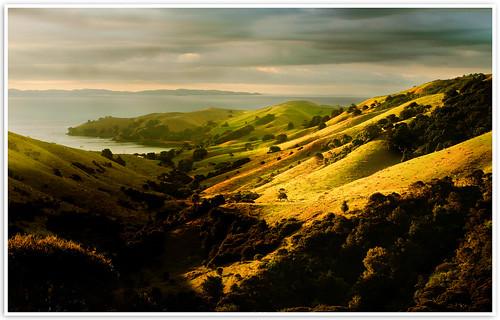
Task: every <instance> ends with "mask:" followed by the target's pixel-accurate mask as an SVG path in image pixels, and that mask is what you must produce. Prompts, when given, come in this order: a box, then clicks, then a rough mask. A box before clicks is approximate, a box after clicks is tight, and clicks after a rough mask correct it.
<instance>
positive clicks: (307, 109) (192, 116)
mask: <svg viewBox="0 0 500 320" xmlns="http://www.w3.org/2000/svg"><path fill="white" fill-rule="evenodd" d="M331 111H332V107H331V106H325V105H317V104H315V103H313V102H309V101H288V102H285V103H281V104H277V105H273V106H268V107H264V108H261V109H257V110H246V111H242V110H230V109H220V108H209V109H204V110H199V111H193V112H170V113H154V114H148V115H145V116H141V117H136V118H115V117H104V118H100V119H98V120H93V121H91V120H89V121H88V122H87V123H84V124H81V125H78V126H76V127H75V128H72V129H70V133H71V134H72V135H83V136H99V137H109V138H111V137H113V138H117V137H119V136H120V134H121V133H123V132H127V130H130V128H133V130H135V131H137V130H140V129H141V128H146V127H148V126H159V125H164V126H167V127H168V130H170V131H171V132H180V131H183V130H186V129H196V128H200V127H204V126H207V124H209V123H211V125H210V127H209V128H207V131H208V132H209V133H210V134H211V135H223V134H224V133H226V132H228V131H234V130H237V129H240V128H242V127H244V126H252V127H253V130H252V132H250V133H248V134H246V135H244V136H243V137H241V138H238V139H236V140H235V141H229V142H228V144H238V143H240V144H244V143H246V142H249V141H261V139H262V137H263V136H264V135H265V134H273V135H278V134H280V133H284V134H287V135H291V136H293V135H297V134H299V135H300V134H304V133H306V132H308V130H305V128H304V126H303V124H304V121H309V120H310V119H311V118H312V117H313V116H326V115H329V114H330V113H331ZM266 116H273V117H274V119H272V120H271V121H262V122H259V121H258V119H259V118H265V117H266ZM290 123H292V125H293V128H289V127H288V125H289V124H290ZM190 139H194V140H195V139H196V137H190ZM156 140H157V139H156ZM138 141H139V140H138ZM139 142H142V143H144V142H147V138H146V137H145V138H141V139H140V141H139Z"/></svg>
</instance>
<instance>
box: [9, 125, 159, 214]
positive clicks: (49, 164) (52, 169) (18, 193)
mask: <svg viewBox="0 0 500 320" xmlns="http://www.w3.org/2000/svg"><path fill="white" fill-rule="evenodd" d="M8 142H9V146H8V161H9V163H8V169H9V184H8V186H9V202H21V203H25V202H30V201H35V200H40V199H43V198H48V199H55V200H57V201H60V203H61V205H63V206H66V207H68V209H71V210H77V211H78V210H79V209H80V208H91V209H92V210H94V211H95V212H100V213H105V214H107V215H120V216H129V217H130V218H132V219H145V218H146V217H137V216H135V215H134V213H133V212H131V211H130V210H128V209H127V208H124V207H122V206H120V205H118V203H117V201H118V199H120V198H121V197H123V194H122V193H121V191H120V187H122V186H124V187H133V188H137V187H140V186H141V185H142V184H143V183H144V182H145V181H146V180H147V179H151V178H154V177H156V176H157V175H158V174H160V173H161V172H165V171H166V169H165V168H164V167H160V166H158V165H157V163H155V162H154V161H148V160H144V159H140V158H136V157H133V156H131V157H126V156H125V157H124V159H125V161H129V165H128V166H127V165H126V166H121V165H119V164H117V163H115V162H111V161H109V160H108V159H106V158H104V157H102V156H101V155H100V154H99V153H97V152H91V151H83V150H79V149H73V148H69V147H65V146H61V145H57V144H54V143H47V142H42V141H38V140H34V139H31V138H27V137H23V136H20V135H17V134H15V133H12V132H9V136H8ZM132 157H133V158H132ZM137 162H141V163H140V164H138V163H137ZM109 163H111V167H108V166H109ZM106 164H108V166H106ZM79 165H83V166H85V167H87V168H90V169H92V170H94V173H88V172H85V170H82V169H81V168H79V167H78V166H79ZM56 170H58V171H59V172H60V175H61V176H58V175H56ZM98 170H100V171H104V172H98ZM76 176H78V177H80V179H81V180H79V179H78V178H76Z"/></svg>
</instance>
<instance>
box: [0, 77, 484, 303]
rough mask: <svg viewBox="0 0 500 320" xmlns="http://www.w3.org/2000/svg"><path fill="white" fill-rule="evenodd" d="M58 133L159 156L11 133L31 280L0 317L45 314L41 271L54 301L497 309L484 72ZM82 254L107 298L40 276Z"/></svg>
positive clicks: (21, 254)
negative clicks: (386, 89)
mask: <svg viewBox="0 0 500 320" xmlns="http://www.w3.org/2000/svg"><path fill="white" fill-rule="evenodd" d="M68 134H69V135H72V136H84V137H99V138H107V139H113V140H115V141H120V142H134V143H138V144H144V145H154V146H156V147H159V148H165V150H164V151H160V152H148V153H136V154H115V152H114V151H113V150H112V149H111V150H109V149H105V150H102V151H84V150H79V149H75V148H71V147H66V146H62V145H58V144H55V143H51V142H45V141H40V140H36V139H32V138H28V137H25V136H22V135H19V134H17V133H14V132H9V134H8V201H9V203H8V206H9V216H8V223H9V238H10V239H13V240H12V241H11V240H9V264H10V263H11V261H12V263H14V264H15V267H10V268H12V269H11V270H14V268H16V269H15V271H14V274H13V275H12V279H10V278H9V285H11V284H12V283H13V282H15V281H21V280H20V279H23V277H25V276H26V274H34V276H32V277H33V280H32V282H30V283H29V284H27V286H28V287H29V288H32V289H33V290H32V291H30V294H27V293H26V291H23V290H24V289H23V288H19V287H15V288H14V287H12V290H11V287H9V300H10V301H13V303H12V305H11V304H10V303H9V310H13V311H15V310H21V309H22V308H24V307H25V306H29V308H31V310H33V311H41V310H44V308H46V307H47V305H46V303H45V302H43V301H38V300H37V299H36V295H37V294H46V292H45V291H44V290H47V289H46V284H45V282H44V281H45V280H44V279H47V278H50V281H52V286H51V288H52V289H50V290H51V291H50V292H51V300H50V302H49V304H50V308H52V310H60V311H65V310H83V311H116V310H120V311H122V310H123V311H362V312H363V311H451V310H455V309H457V308H459V309H460V310H461V311H488V310H491V303H492V301H491V295H490V293H491V291H488V290H491V232H492V229H491V223H492V217H491V215H492V208H491V197H492V196H491V193H492V190H491V183H492V76H491V75H488V74H486V75H485V74H470V75H465V76H462V77H458V78H454V79H448V80H436V81H432V82H429V83H425V84H422V85H419V86H414V87H412V88H409V89H407V90H404V91H401V92H395V93H391V94H387V95H381V96H377V97H373V98H370V99H366V100H364V101H361V102H358V103H356V104H354V103H353V104H351V105H344V106H330V105H325V104H318V103H315V102H310V101H304V100H294V101H284V102H281V103H278V104H273V105H269V106H262V107H261V108H259V109H255V110H242V109H240V108H235V109H231V108H215V107H213V108H206V109H201V110H196V111H188V112H167V113H162V112H155V113H150V114H147V115H142V116H138V117H129V118H118V117H111V116H107V117H101V118H98V119H95V120H89V121H87V122H86V123H83V124H80V125H78V124H75V126H74V127H71V128H69V129H68ZM23 236H24V237H29V236H35V237H38V238H37V239H38V240H32V239H28V238H26V239H24V240H23V239H21V238H20V237H23ZM16 237H17V238H16ZM48 237H49V238H48ZM50 237H57V240H54V238H50ZM40 239H45V240H44V241H45V242H43V241H42V240H40ZM47 239H52V240H50V241H49V240H47ZM36 241H39V242H40V241H41V242H40V243H36ZM51 241H52V242H51ZM64 241H74V242H75V244H68V243H66V242H64ZM34 243H35V244H34ZM47 243H49V244H50V249H46V248H47V247H48V246H49V245H47ZM44 246H45V247H44ZM76 246H81V248H84V249H80V247H78V249H75V248H76ZM44 248H45V249H44ZM54 248H55V249H54ZM481 248H486V249H485V250H483V249H481ZM71 250H73V251H71ZM85 250H88V252H87V251H85ZM488 250H490V251H488ZM75 252H77V253H75ZM82 252H83V253H82ZM96 254H102V256H103V257H106V259H109V262H105V263H104V262H102V261H104V260H103V259H104V258H102V259H101V258H99V259H97V258H95V255H96ZM75 256H77V257H79V258H81V259H83V260H84V261H87V260H89V259H90V260H89V261H91V262H92V263H93V264H92V263H90V262H89V268H90V269H89V270H91V271H92V272H94V271H95V272H96V274H99V275H101V274H102V272H104V271H102V270H101V269H102V268H104V269H106V271H105V272H106V274H111V275H110V276H105V277H104V278H103V279H104V280H97V281H101V284H102V285H103V286H105V287H106V288H108V290H105V291H106V292H102V293H99V294H98V296H99V297H98V298H99V299H101V300H105V301H107V304H106V306H105V307H103V306H102V305H100V304H99V303H98V302H96V301H94V299H95V297H93V294H95V292H94V291H92V286H97V285H98V283H99V282H96V283H94V282H92V281H90V280H89V281H90V282H89V286H90V287H82V288H81V289H78V287H79V283H78V281H76V282H75V283H73V282H71V283H68V282H67V279H66V278H65V277H70V278H71V277H73V276H74V275H73V273H72V271H71V270H65V271H61V274H55V273H53V272H51V268H52V267H53V266H54V265H57V266H58V268H62V269H64V263H65V261H66V260H68V259H69V260H71V259H73V258H74V257H75ZM40 257H42V258H40ZM99 257H100V256H99ZM37 259H42V260H40V261H43V263H44V264H45V265H44V266H45V267H46V268H45V269H44V268H39V269H36V268H34V267H33V266H32V265H31V264H32V263H33V261H38V260H37ZM96 259H97V260H96ZM69 260H68V261H69ZM474 260H475V261H479V262H478V263H477V264H476V265H475V266H474V267H469V266H470V262H471V261H474ZM71 261H73V260H71ZM96 261H98V262H99V264H96ZM106 261H107V260H106ZM96 265H98V266H96ZM111 266H112V267H111ZM58 268H55V269H54V270H59V269H58ZM92 268H95V270H94V269H92ZM75 270H77V269H75ZM77 271H78V270H77ZM77 271H75V272H77ZM78 272H85V270H84V271H78ZM9 276H10V275H9ZM30 279H31V278H30ZM37 279H38V280H37ZM96 279H100V278H96ZM271 283H272V284H273V285H272V286H269V284H271ZM271 287H272V288H271ZM377 292H384V293H385V295H380V294H377ZM312 293H314V294H312ZM23 310H24V309H23Z"/></svg>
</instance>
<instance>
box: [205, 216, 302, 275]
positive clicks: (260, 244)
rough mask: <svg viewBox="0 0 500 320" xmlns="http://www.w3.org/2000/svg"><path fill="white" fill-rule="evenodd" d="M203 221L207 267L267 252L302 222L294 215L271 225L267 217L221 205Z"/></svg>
mask: <svg viewBox="0 0 500 320" xmlns="http://www.w3.org/2000/svg"><path fill="white" fill-rule="evenodd" d="M202 221H203V224H202V226H201V232H200V236H201V238H202V239H203V242H202V243H203V244H202V245H203V248H204V250H205V251H206V254H207V259H206V264H207V265H208V266H223V265H226V264H228V263H231V262H237V261H240V260H253V259H254V257H255V256H256V255H261V256H262V255H265V254H267V253H269V252H271V251H273V250H275V249H276V248H278V246H279V245H280V244H281V243H282V240H283V238H285V237H287V236H289V235H290V234H292V233H294V232H296V231H297V230H298V229H300V227H301V225H302V223H301V222H300V221H298V220H296V219H294V218H291V219H283V220H281V221H279V222H278V223H277V224H276V225H274V226H269V225H268V224H267V223H266V222H265V221H264V220H261V219H257V218H253V217H249V216H246V215H241V214H239V213H238V212H232V211H229V210H225V209H222V208H216V209H212V210H211V211H210V212H209V213H208V215H207V216H206V217H204V218H203V219H202Z"/></svg>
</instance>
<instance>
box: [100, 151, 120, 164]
mask: <svg viewBox="0 0 500 320" xmlns="http://www.w3.org/2000/svg"><path fill="white" fill-rule="evenodd" d="M101 156H103V157H104V158H106V159H109V160H111V161H114V162H116V163H118V164H119V165H122V166H125V164H126V163H125V160H123V159H122V157H120V156H119V155H117V156H116V157H114V156H113V152H111V150H109V149H103V150H102V151H101Z"/></svg>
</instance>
